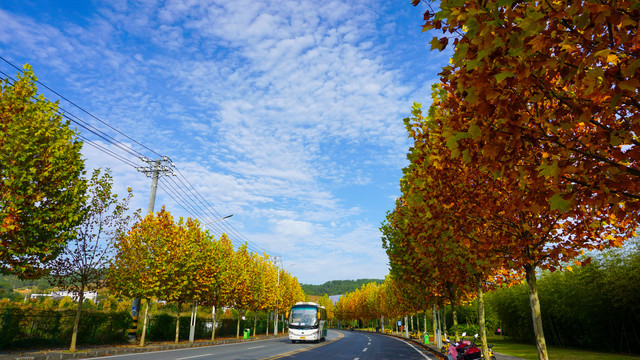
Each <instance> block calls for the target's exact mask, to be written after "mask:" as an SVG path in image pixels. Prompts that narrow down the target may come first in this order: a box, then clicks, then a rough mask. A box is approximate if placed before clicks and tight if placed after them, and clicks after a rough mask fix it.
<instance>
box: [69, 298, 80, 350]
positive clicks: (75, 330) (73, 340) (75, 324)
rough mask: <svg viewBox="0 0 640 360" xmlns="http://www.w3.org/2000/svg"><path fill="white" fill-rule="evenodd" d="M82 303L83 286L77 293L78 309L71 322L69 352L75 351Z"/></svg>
mask: <svg viewBox="0 0 640 360" xmlns="http://www.w3.org/2000/svg"><path fill="white" fill-rule="evenodd" d="M83 301H84V286H80V292H79V293H78V308H77V309H76V318H75V320H74V321H73V333H72V334H71V346H69V351H72V352H73V351H76V341H77V340H78V328H79V327H80V315H81V313H82V302H83Z"/></svg>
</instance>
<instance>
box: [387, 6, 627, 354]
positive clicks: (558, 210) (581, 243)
mask: <svg viewBox="0 0 640 360" xmlns="http://www.w3.org/2000/svg"><path fill="white" fill-rule="evenodd" d="M418 3H420V1H419V0H417V1H414V5H417V4H418ZM424 15H425V16H424V18H425V20H426V23H425V25H424V30H435V31H442V33H443V36H442V37H440V38H438V37H436V38H434V39H433V41H432V42H431V44H432V49H439V50H443V49H444V48H446V47H447V46H450V45H449V44H452V45H453V47H454V49H453V57H452V59H451V63H450V65H449V66H446V67H444V68H443V71H442V72H441V74H440V76H441V78H440V83H439V84H436V85H435V86H434V88H433V96H432V98H433V102H432V105H431V107H430V108H429V112H428V115H426V116H424V115H423V113H422V110H421V107H420V105H419V104H416V105H415V106H414V109H413V111H412V117H411V118H407V119H405V125H406V128H407V131H408V134H409V137H410V138H411V139H412V140H413V146H412V147H411V149H410V151H409V154H408V156H407V157H408V159H409V160H410V164H409V166H408V167H406V168H405V169H404V176H403V178H402V179H401V181H400V188H401V192H402V196H401V197H400V198H399V199H398V200H397V202H396V207H395V209H394V210H393V211H392V212H390V213H389V214H388V216H387V219H386V221H385V223H384V224H383V226H382V231H383V246H384V247H385V249H386V250H387V253H388V255H389V259H390V262H391V268H392V269H391V272H392V275H393V277H394V279H395V280H396V281H398V282H401V283H403V284H408V286H409V287H412V288H415V289H418V292H417V295H418V297H419V298H421V299H428V301H430V302H431V303H433V304H435V303H442V302H443V300H444V299H446V300H448V301H449V302H450V303H451V304H452V305H453V306H454V309H455V306H456V305H458V304H460V303H461V301H462V300H463V299H469V298H477V299H478V320H479V324H480V335H481V337H482V344H483V349H484V350H485V351H486V349H487V346H486V345H487V344H486V331H485V328H484V302H483V294H484V292H485V291H487V290H488V289H491V288H494V287H496V286H500V285H503V284H507V285H508V284H512V283H514V282H519V280H520V279H522V278H524V280H525V281H526V283H527V285H528V293H529V299H530V309H531V316H532V319H533V324H532V325H533V329H534V333H535V337H536V344H537V347H538V356H539V359H541V360H546V359H548V354H547V350H546V342H545V336H544V331H543V322H542V318H541V309H540V300H539V294H538V287H537V273H538V272H539V271H540V270H549V271H554V270H556V269H557V268H558V267H559V266H562V264H566V263H567V262H569V261H575V262H576V263H577V264H578V265H583V264H585V263H588V262H589V260H588V259H586V260H585V261H578V260H576V259H577V257H578V256H580V255H581V254H583V252H584V251H590V250H601V249H603V248H606V247H617V246H620V245H622V244H623V243H624V242H625V241H626V240H627V239H628V238H629V237H631V236H633V235H634V231H635V228H636V227H637V219H638V212H639V211H638V210H640V201H639V200H640V187H639V184H640V182H639V181H638V176H639V175H640V142H639V141H640V140H639V139H638V134H639V133H640V97H639V96H640V95H639V89H640V82H639V80H638V79H639V78H640V56H639V55H640V51H639V50H638V47H637V38H638V35H637V30H638V23H639V21H640V6H639V5H638V4H637V2H632V1H609V2H596V1H589V0H585V1H574V2H560V3H549V2H546V1H535V0H527V1H500V0H489V1H479V0H478V1H476V0H473V1H462V2H460V1H442V2H441V3H440V9H439V10H438V11H434V10H432V9H429V10H428V11H426V12H425V14H424ZM454 315H455V310H454ZM455 322H456V318H455V316H454V326H455ZM456 337H457V334H456ZM484 356H485V357H487V356H488V354H486V353H485V354H484Z"/></svg>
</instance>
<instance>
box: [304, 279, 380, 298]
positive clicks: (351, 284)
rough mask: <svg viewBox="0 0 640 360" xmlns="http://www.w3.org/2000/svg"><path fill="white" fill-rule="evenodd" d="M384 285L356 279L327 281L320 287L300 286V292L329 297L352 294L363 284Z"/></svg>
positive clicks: (371, 280) (378, 280) (377, 280)
mask: <svg viewBox="0 0 640 360" xmlns="http://www.w3.org/2000/svg"><path fill="white" fill-rule="evenodd" d="M372 282H375V283H378V284H382V283H384V280H380V279H358V280H331V281H327V282H326V283H324V284H322V285H310V284H300V286H301V287H302V290H304V293H305V294H307V295H316V296H322V295H324V294H327V295H329V296H331V295H341V294H344V293H348V292H352V291H354V290H355V289H359V288H360V287H362V285H363V284H368V283H372Z"/></svg>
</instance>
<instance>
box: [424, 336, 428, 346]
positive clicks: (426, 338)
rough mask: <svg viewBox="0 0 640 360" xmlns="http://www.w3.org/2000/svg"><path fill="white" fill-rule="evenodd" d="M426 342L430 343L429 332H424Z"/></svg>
mask: <svg viewBox="0 0 640 360" xmlns="http://www.w3.org/2000/svg"><path fill="white" fill-rule="evenodd" d="M424 343H425V344H429V334H424Z"/></svg>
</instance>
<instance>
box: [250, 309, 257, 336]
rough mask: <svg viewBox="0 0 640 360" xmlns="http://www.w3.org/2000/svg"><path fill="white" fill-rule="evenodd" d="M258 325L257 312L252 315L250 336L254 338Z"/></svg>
mask: <svg viewBox="0 0 640 360" xmlns="http://www.w3.org/2000/svg"><path fill="white" fill-rule="evenodd" d="M257 325H258V312H257V311H256V312H254V313H253V332H252V333H251V334H252V335H251V336H256V326H257Z"/></svg>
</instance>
